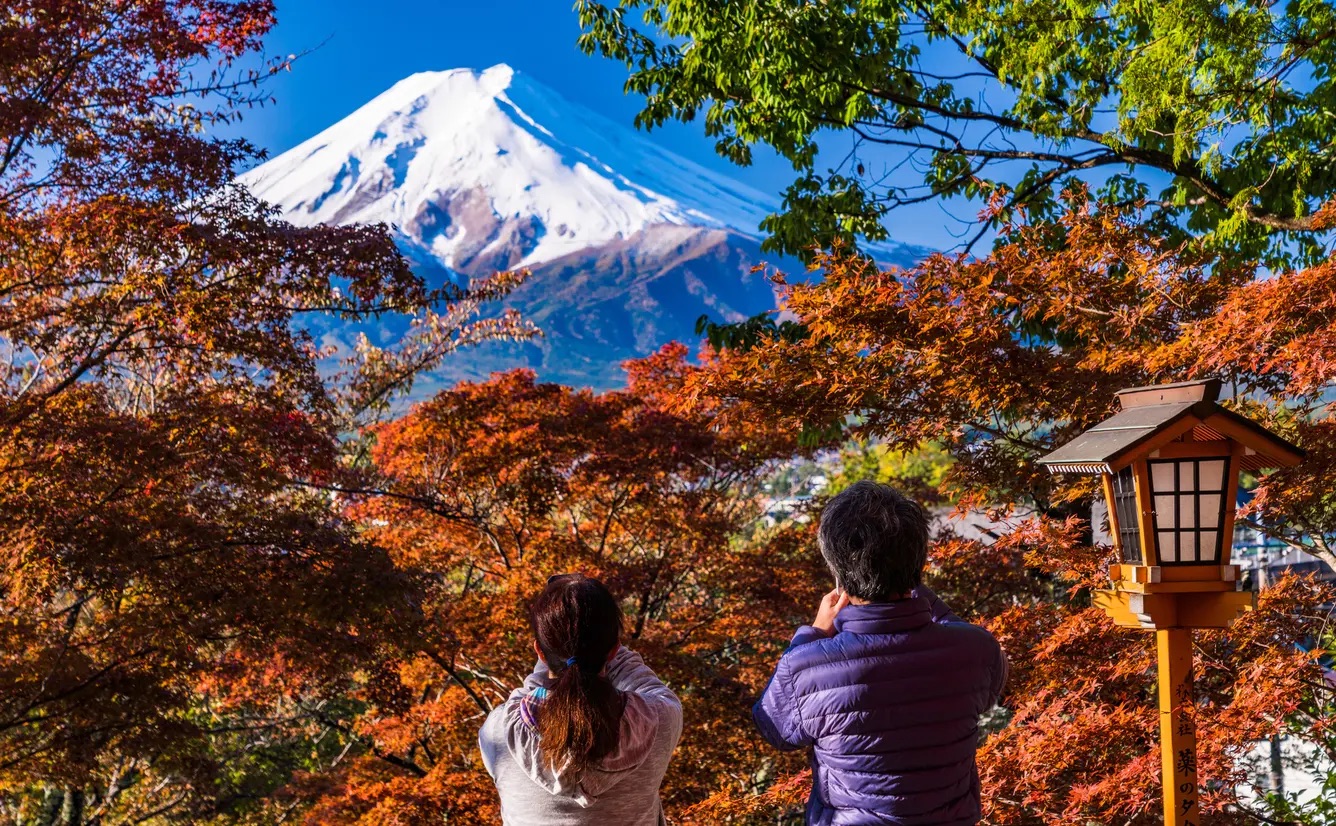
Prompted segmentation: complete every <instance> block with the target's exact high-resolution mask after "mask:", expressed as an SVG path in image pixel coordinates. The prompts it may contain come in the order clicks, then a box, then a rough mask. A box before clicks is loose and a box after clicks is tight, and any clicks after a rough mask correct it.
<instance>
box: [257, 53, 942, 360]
mask: <svg viewBox="0 0 1336 826" xmlns="http://www.w3.org/2000/svg"><path fill="white" fill-rule="evenodd" d="M241 182H242V183H243V184H245V185H246V186H248V187H249V188H250V189H251V190H252V191H253V192H255V193H256V195H258V196H259V197H261V198H263V199H265V200H267V201H270V202H272V203H274V204H276V205H277V206H279V207H280V209H281V210H282V211H283V213H284V215H285V217H286V218H287V219H288V220H290V221H292V222H294V223H297V224H301V225H309V224H314V223H322V222H331V223H353V222H359V223H386V224H389V225H391V226H392V227H394V228H395V231H396V234H397V236H398V237H399V239H400V243H401V246H402V247H403V249H404V251H405V254H407V255H408V256H409V258H410V259H412V260H413V261H414V262H415V264H416V265H417V266H418V267H419V268H420V269H421V270H422V271H423V272H424V274H425V275H426V276H427V277H428V278H429V279H433V280H436V279H444V278H450V279H457V280H462V279H467V278H470V277H477V276H481V275H486V274H489V273H491V272H494V271H496V270H498V269H511V268H517V267H528V268H530V269H531V270H532V272H533V277H532V279H531V280H530V282H529V283H528V284H526V285H525V286H524V287H522V288H521V289H520V290H519V291H518V292H516V293H515V294H514V295H513V296H512V297H511V299H510V300H509V304H510V305H511V306H514V307H517V308H518V309H520V310H521V311H522V312H524V313H525V314H527V315H528V316H529V317H530V318H531V319H532V320H533V321H535V322H537V323H538V324H539V325H540V326H541V327H542V328H543V330H544V333H545V338H544V339H542V340H541V341H538V342H535V343H529V344H523V345H501V344H496V345H488V346H486V347H483V348H480V349H479V350H475V351H470V353H469V354H467V355H464V356H461V357H459V358H456V359H454V360H453V361H452V362H451V363H450V364H449V365H448V366H447V368H446V369H447V371H448V373H447V374H446V375H443V376H440V377H438V378H439V379H440V380H441V381H448V380H452V379H455V378H462V377H472V378H476V377H481V376H484V375H486V373H488V372H489V371H491V370H497V369H506V368H510V367H515V366H522V365H527V366H531V367H534V368H536V369H537V370H538V371H539V373H540V376H541V377H542V378H544V379H547V380H553V381H561V382H564V383H568V384H575V385H586V384H588V385H593V386H595V387H608V386H614V385H616V384H619V383H620V382H621V370H620V367H619V366H618V365H619V364H620V363H621V362H622V361H623V360H625V359H627V358H632V357H635V356H641V355H645V354H647V353H649V352H652V351H653V350H655V349H657V348H658V347H659V346H661V345H662V344H664V343H666V342H667V341H670V340H673V339H677V340H688V341H691V340H694V339H695V335H694V332H693V328H694V324H695V321H696V319H697V318H698V317H699V316H700V315H701V314H703V313H709V314H710V315H711V316H712V317H714V318H716V319H726V320H741V319H742V318H745V317H747V316H749V315H752V314H755V313H757V312H760V311H762V310H766V309H770V308H772V307H773V305H774V296H773V293H772V290H771V286H770V283H769V282H768V281H767V280H766V279H765V278H763V277H761V276H759V275H757V274H754V273H752V272H751V269H752V266H753V265H754V264H756V263H759V262H761V261H764V260H766V258H765V257H763V256H762V255H761V253H760V250H759V242H760V235H759V232H758V230H757V226H758V224H759V223H760V221H761V219H762V218H763V217H764V216H765V215H767V214H769V213H770V212H773V211H774V210H775V208H776V205H775V203H774V200H773V199H772V198H769V197H767V196H765V195H763V194H761V193H759V192H756V191H754V190H751V189H749V188H747V187H745V186H743V185H741V184H738V183H736V182H734V181H731V180H729V179H727V178H725V177H723V176H721V175H718V174H716V173H714V172H711V171H709V170H707V169H705V168H703V167H701V166H698V165H696V164H693V163H691V162H690V161H687V160H685V159H684V158H681V157H678V156H676V155H673V154H672V153H670V152H666V151H664V150H663V149H660V148H659V147H657V146H655V145H654V144H653V143H651V142H650V141H649V140H648V139H647V138H646V137H645V136H643V135H642V134H640V133H638V132H636V131H635V130H633V129H631V128H628V127H626V126H622V125H620V124H617V123H614V122H612V121H609V120H607V119H606V118H603V117H602V116H600V115H598V114H596V113H594V112H591V111H589V110H587V109H584V108H582V107H580V106H578V105H576V104H573V103H571V102H569V101H567V100H565V99H563V98H562V97H561V96H560V95H558V94H557V93H556V92H554V91H552V90H550V89H547V88H546V87H543V86H541V85H540V84H537V83H535V82H533V81H532V80H530V79H529V78H527V77H525V76H523V75H520V74H518V73H516V72H515V71H513V70H512V69H511V68H510V67H508V66H504V65H500V66H493V67H492V68H490V69H487V70H484V71H473V70H468V69H457V70H453V71H446V72H425V73H421V74H416V75H413V76H411V77H408V78H406V79H404V80H402V81H400V82H399V83H397V84H395V85H394V86H393V87H391V88H390V89H389V90H388V91H386V92H385V93H383V94H381V95H380V96H379V97H377V98H375V99H374V100H372V101H371V102H370V103H368V104H366V105H365V106H363V107H362V108H360V109H358V110H357V111H356V112H354V113H353V114H351V115H349V116H348V117H346V118H344V119H343V120H342V121H340V122H339V123H337V124H335V125H334V126H331V127H330V128H328V129H326V130H325V131H323V132H321V133H320V134H318V135H316V136H315V137H313V138H311V139H310V140H308V141H306V142H304V143H302V144H300V145H298V146H296V147H294V148H293V149H291V150H289V151H288V152H285V153H284V154H282V155H280V156H279V157H277V158H274V159H273V160H271V161H269V162H267V163H265V164H263V165H261V166H259V167H257V168H256V169H253V170H251V171H250V172H247V173H246V174H245V175H243V176H242V178H241ZM878 253H879V257H882V258H883V259H885V260H887V261H889V262H894V263H905V262H907V261H909V260H912V259H914V258H916V257H918V256H919V255H921V254H922V251H921V250H918V249H915V248H910V247H905V246H897V245H891V246H887V247H885V248H883V249H880V250H878ZM770 260H771V263H773V264H775V265H778V266H781V267H787V268H789V269H790V270H791V271H793V270H794V269H796V267H797V265H796V264H795V263H794V262H791V261H778V260H775V259H773V257H772V258H771V259H770ZM373 332H374V331H373ZM321 333H322V335H323V336H324V338H325V340H326V341H327V342H330V343H336V344H337V343H340V342H344V341H348V340H351V337H352V335H354V331H353V330H351V329H345V330H340V329H337V328H334V327H331V328H328V329H324V330H322V331H321ZM372 338H373V340H374V339H375V338H376V336H375V335H372Z"/></svg>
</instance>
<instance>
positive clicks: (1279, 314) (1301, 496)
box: [678, 188, 1336, 824]
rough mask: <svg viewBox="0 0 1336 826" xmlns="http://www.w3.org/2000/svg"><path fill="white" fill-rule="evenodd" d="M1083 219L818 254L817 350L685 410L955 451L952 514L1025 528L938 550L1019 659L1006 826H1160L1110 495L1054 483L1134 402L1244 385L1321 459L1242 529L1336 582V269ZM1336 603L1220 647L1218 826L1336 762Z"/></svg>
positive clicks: (956, 589)
mask: <svg viewBox="0 0 1336 826" xmlns="http://www.w3.org/2000/svg"><path fill="white" fill-rule="evenodd" d="M1064 202H1065V208H1064V212H1063V214H1062V215H1061V217H1060V218H1059V219H1058V221H1057V222H1049V221H1044V220H1040V221H1004V222H1003V223H1002V225H1001V226H1002V234H1001V236H1000V238H999V241H998V243H997V245H996V246H995V248H994V249H993V251H992V252H991V253H990V254H989V255H987V256H984V257H981V258H971V257H966V256H963V255H944V254H939V255H934V256H931V257H929V258H928V259H926V260H925V261H923V262H922V263H921V264H919V265H917V266H915V267H912V268H908V269H891V270H881V269H879V268H877V267H876V266H875V265H873V264H871V263H870V262H868V261H866V260H865V259H862V258H856V257H849V256H842V255H837V254H829V255H823V256H819V257H818V259H817V261H816V265H817V266H819V267H820V268H821V275H822V277H821V278H820V279H805V280H796V281H795V282H794V283H792V284H791V285H789V286H788V287H787V288H786V291H785V294H784V297H783V301H782V305H781V306H782V309H783V310H785V311H787V312H788V313H790V314H791V317H792V318H793V319H794V320H795V323H796V324H797V325H799V327H800V329H801V333H800V334H797V335H794V334H786V333H785V332H783V331H781V330H779V329H778V328H775V329H774V330H773V332H771V333H769V334H764V335H761V336H759V337H757V338H755V339H754V340H752V341H750V342H746V343H744V344H742V345H736V344H735V346H733V347H730V348H727V349H725V350H724V351H723V352H722V353H719V354H717V355H715V356H714V357H712V359H711V360H710V362H709V363H708V364H707V365H706V366H705V367H704V368H703V369H702V370H701V371H699V372H698V373H696V374H693V375H692V377H691V378H690V380H689V381H688V383H687V392H686V393H685V394H684V395H683V396H682V397H681V399H680V400H679V402H678V404H680V405H684V406H686V407H690V406H691V405H693V404H695V403H698V402H699V403H704V404H708V405H710V406H711V407H713V408H715V409H717V410H719V411H720V416H721V418H722V420H723V421H725V422H731V415H732V414H731V411H732V410H733V409H739V410H741V409H744V408H745V409H746V411H747V412H746V415H747V416H748V417H751V418H755V417H758V416H759V417H760V418H763V419H765V420H767V421H773V422H778V423H779V424H780V426H781V427H783V428H786V429H789V430H793V431H797V430H807V431H808V432H812V433H815V434H818V435H820V434H828V433H831V432H834V433H841V432H843V433H848V434H850V435H853V436H855V437H857V438H860V439H874V440H877V441H878V443H879V444H881V445H884V446H885V448H886V449H890V450H895V451H900V452H901V454H902V455H905V454H907V453H909V452H912V451H916V450H921V449H922V448H923V447H924V446H925V445H933V446H944V447H945V449H946V451H947V453H948V454H949V455H950V456H951V457H952V461H951V462H950V463H949V464H947V465H946V466H945V467H944V468H942V476H941V477H940V478H941V481H940V483H939V489H940V491H941V493H942V494H943V496H945V497H947V498H950V499H952V500H954V501H956V502H959V503H962V504H964V505H966V506H974V507H988V508H993V509H996V510H998V511H999V513H1001V514H1002V515H1003V516H1004V517H1006V518H1004V519H1003V521H1002V523H1001V524H1003V525H1006V524H1008V522H1009V523H1010V524H1011V525H1012V526H1013V529H1014V530H1013V532H1011V533H1007V532H1006V531H1005V530H1004V531H1003V532H1002V538H1001V539H1000V540H999V541H998V542H997V543H996V546H990V547H989V548H987V549H984V548H969V549H967V554H968V556H966V557H965V558H962V557H961V546H960V545H959V544H958V543H955V542H952V541H946V542H939V543H938V545H937V546H936V548H935V550H934V556H933V560H934V563H933V564H934V570H933V571H931V572H930V574H929V577H930V579H932V581H934V582H936V581H937V578H940V579H941V582H942V588H941V590H942V593H943V594H944V595H945V596H946V598H947V599H948V600H950V601H953V602H959V603H960V604H961V605H962V606H964V607H962V611H963V613H964V615H965V616H968V617H969V618H970V619H972V620H974V621H977V622H982V623H984V624H985V625H987V626H988V627H989V628H990V629H991V630H992V631H993V632H994V633H995V634H996V635H997V636H998V638H999V639H1000V640H1001V641H1002V643H1003V645H1004V647H1005V648H1006V650H1007V652H1008V655H1009V657H1010V658H1011V661H1012V677H1011V682H1010V688H1009V690H1008V694H1007V697H1006V698H1005V699H1004V705H1005V707H1006V711H1007V715H1006V716H1007V718H1008V719H1007V721H1006V723H1005V725H1001V726H999V727H997V728H996V730H994V731H992V732H991V733H990V734H989V736H988V738H987V740H986V741H985V743H984V745H983V748H982V750H981V752H980V766H981V772H982V775H983V778H984V788H985V794H984V799H985V808H986V811H987V816H986V817H987V820H988V822H990V823H998V824H1003V823H1006V824H1013V823H1014V824H1025V823H1052V824H1059V823H1070V822H1078V821H1079V822H1098V823H1113V822H1117V823H1147V824H1149V823H1155V822H1159V817H1160V814H1159V809H1158V806H1159V798H1158V794H1159V790H1158V783H1159V754H1158V741H1157V734H1156V732H1157V729H1156V726H1157V725H1158V721H1157V718H1156V715H1155V711H1154V709H1155V706H1154V697H1155V694H1154V683H1153V677H1154V657H1153V650H1152V647H1151V645H1150V637H1149V636H1148V635H1146V634H1139V633H1136V632H1131V631H1125V630H1120V629H1117V628H1115V627H1114V626H1113V625H1112V623H1111V622H1110V621H1109V620H1108V618H1107V617H1105V616H1104V614H1103V613H1102V612H1101V611H1099V610H1098V609H1095V608H1092V607H1090V592H1091V591H1092V590H1093V589H1096V588H1099V587H1105V586H1106V584H1107V579H1106V576H1105V573H1104V565H1105V564H1106V563H1107V562H1108V561H1109V559H1108V548H1107V547H1099V546H1092V544H1091V535H1090V533H1089V530H1090V525H1089V522H1088V520H1089V519H1090V516H1091V511H1090V505H1091V503H1092V501H1093V500H1094V498H1095V497H1094V491H1093V490H1092V489H1091V488H1090V487H1089V485H1088V483H1077V482H1073V481H1070V480H1062V479H1055V478H1052V477H1049V476H1048V475H1047V474H1045V473H1043V472H1042V471H1041V469H1039V468H1037V466H1036V464H1035V460H1036V459H1038V458H1039V457H1041V456H1042V455H1043V454H1045V453H1047V452H1048V451H1050V450H1052V449H1053V448H1054V447H1056V446H1058V445H1060V444H1062V443H1064V442H1065V441H1067V440H1069V439H1071V438H1072V437H1073V436H1074V435H1075V434H1076V433H1079V432H1081V431H1082V430H1084V429H1085V428H1087V427H1089V426H1090V425H1092V424H1094V423H1095V422H1097V421H1099V420H1101V419H1103V418H1105V417H1106V416H1107V415H1108V414H1109V413H1110V412H1111V405H1112V403H1113V391H1114V390H1116V389H1118V388H1120V387H1128V386H1135V385H1143V384H1152V383H1156V382H1162V381H1169V380H1174V379H1181V378H1188V377H1194V376H1203V375H1224V376H1226V378H1227V387H1228V389H1229V391H1230V392H1231V395H1232V397H1233V398H1232V401H1231V403H1232V404H1234V405H1236V406H1238V407H1239V408H1240V409H1242V410H1244V411H1246V412H1247V413H1248V414H1249V415H1251V416H1254V417H1257V418H1259V419H1261V420H1263V421H1265V422H1267V424H1268V426H1271V427H1273V428H1276V429H1279V430H1281V431H1283V432H1286V433H1288V434H1289V435H1290V436H1291V438H1294V439H1295V440H1297V441H1300V442H1301V443H1302V444H1304V445H1305V446H1306V447H1307V448H1308V449H1309V450H1310V451H1311V454H1310V460H1309V461H1306V462H1305V463H1303V464H1302V465H1300V466H1299V467H1298V468H1294V469H1290V470H1286V471H1284V472H1278V473H1276V474H1274V475H1272V476H1268V477H1266V478H1264V479H1263V481H1262V483H1261V486H1260V487H1259V489H1258V491H1257V493H1256V496H1255V498H1254V500H1253V502H1252V504H1251V506H1250V507H1249V509H1248V510H1247V511H1246V513H1245V515H1246V516H1247V517H1248V518H1250V519H1252V520H1253V521H1254V523H1255V525H1256V526H1257V527H1258V528H1259V529H1261V530H1263V531H1264V532H1267V533H1269V534H1271V535H1272V536H1274V537H1276V538H1278V539H1280V540H1281V541H1284V542H1288V543H1292V544H1294V545H1296V546H1300V547H1303V548H1305V549H1306V550H1308V551H1309V552H1311V553H1314V554H1315V555H1318V556H1319V557H1320V558H1324V559H1327V560H1328V561H1329V562H1336V558H1333V557H1332V556H1331V553H1330V547H1329V545H1327V544H1326V543H1327V541H1328V540H1327V539H1325V537H1329V536H1330V535H1332V533H1333V531H1336V524H1333V522H1332V510H1331V505H1330V503H1331V499H1330V493H1329V491H1330V489H1331V488H1330V484H1329V477H1330V474H1331V472H1332V463H1331V461H1330V458H1329V457H1330V455H1331V450H1332V447H1331V444H1330V438H1331V433H1332V429H1331V428H1332V424H1331V421H1332V420H1331V415H1332V414H1331V411H1330V409H1329V406H1328V404H1327V402H1326V399H1327V398H1328V394H1329V392H1330V387H1331V383H1332V381H1333V379H1336V373H1334V372H1333V370H1332V364H1333V362H1332V361H1331V360H1330V359H1329V358H1328V356H1327V352H1328V351H1329V349H1330V336H1331V330H1332V329H1333V328H1332V321H1333V316H1332V315H1331V312H1330V300H1329V299H1330V295H1331V294H1333V290H1332V287H1333V286H1336V285H1334V284H1333V283H1332V281H1331V271H1330V268H1329V266H1327V265H1322V266H1318V267H1314V268H1312V269H1307V270H1300V271H1297V272H1292V273H1283V274H1280V275H1277V276H1275V277H1273V278H1271V279H1269V280H1264V281H1254V280H1253V273H1252V271H1251V270H1249V269H1244V268H1236V267H1233V266H1231V265H1230V264H1229V263H1228V262H1226V261H1222V260H1220V259H1219V258H1217V257H1214V256H1209V255H1205V254H1202V253H1200V252H1194V251H1193V250H1192V249H1191V248H1189V247H1184V246H1183V245H1181V244H1178V243H1171V242H1167V241H1164V240H1162V239H1159V238H1157V237H1155V236H1154V235H1151V234H1148V233H1147V232H1146V231H1145V229H1144V223H1143V222H1142V221H1141V220H1139V216H1137V215H1136V214H1128V213H1125V212H1122V211H1119V210H1116V209H1112V208H1110V207H1108V205H1102V206H1101V207H1099V208H1097V207H1096V205H1094V204H1092V203H1091V202H1090V200H1089V196H1088V195H1087V193H1086V192H1085V190H1084V189H1081V188H1074V189H1071V190H1069V191H1068V192H1067V193H1066V194H1065V195H1064ZM733 424H736V422H733ZM1008 512H1010V516H1009V517H1008V516H1006V514H1007V513H1008ZM1027 513H1034V515H1033V516H1029V517H1025V514H1027ZM1023 517H1024V518H1023ZM1007 547H1012V548H1020V554H1019V556H1017V557H1015V562H1013V563H1012V564H1006V563H1004V562H1000V561H999V560H998V559H997V558H996V557H995V555H996V554H998V553H1000V552H1002V551H1003V550H1004V549H1006V548H1007ZM1016 566H1019V571H1018V570H1017V567H1016ZM961 571H967V572H969V573H968V575H966V576H964V577H962V576H961V573H960V572H961ZM1334 597H1336V594H1334V593H1333V591H1332V589H1331V588H1330V587H1328V586H1324V585H1322V584H1320V583H1317V582H1315V581H1312V580H1307V579H1301V578H1294V577H1291V578H1286V579H1283V580H1282V581H1280V582H1278V583H1274V584H1272V586H1271V587H1269V588H1267V589H1265V590H1264V591H1263V592H1262V594H1261V597H1260V603H1259V608H1258V610H1257V611H1256V612H1254V613H1251V614H1248V615H1247V616H1245V617H1244V618H1243V619H1242V620H1240V621H1239V623H1238V624H1237V625H1235V626H1234V627H1233V628H1232V629H1230V630H1229V631H1227V632H1213V633H1209V634H1208V633H1203V634H1201V635H1199V638H1198V646H1197V669H1198V684H1199V690H1200V703H1199V705H1198V708H1197V709H1196V714H1197V717H1198V724H1199V727H1200V729H1199V730H1200V736H1201V743H1202V747H1201V761H1202V772H1203V774H1202V776H1203V777H1204V778H1207V779H1208V780H1209V781H1210V786H1209V790H1208V792H1207V794H1206V796H1205V798H1204V806H1205V807H1206V810H1207V811H1209V812H1210V814H1211V816H1212V818H1213V820H1212V822H1217V823H1220V822H1238V823H1252V822H1256V821H1257V819H1258V818H1259V817H1262V816H1264V815H1265V812H1264V811H1263V810H1262V809H1260V808H1259V804H1257V803H1256V801H1255V800H1252V801H1250V800H1249V799H1247V798H1240V797H1239V796H1238V794H1237V791H1236V789H1237V788H1238V787H1246V786H1248V785H1251V777H1250V775H1249V767H1248V764H1247V753H1248V751H1249V749H1250V746H1251V744H1253V743H1255V742H1257V741H1259V740H1263V739H1265V738H1266V737H1268V736H1271V735H1274V734H1277V733H1287V734H1288V735H1289V736H1291V737H1294V738H1297V739H1298V740H1300V741H1303V742H1306V743H1309V744H1311V746H1313V747H1316V748H1318V749H1319V750H1321V751H1323V752H1325V753H1327V754H1332V753H1333V751H1334V750H1336V749H1334V748H1333V747H1334V746H1336V744H1334V743H1333V741H1332V738H1331V737H1330V734H1329V731H1330V725H1331V722H1332V716H1331V715H1332V710H1333V706H1332V702H1333V695H1332V687H1331V686H1330V685H1329V684H1327V683H1325V682H1324V681H1323V679H1322V677H1321V674H1320V669H1319V668H1318V666H1317V664H1316V662H1315V660H1314V656H1313V655H1312V654H1310V653H1308V652H1307V651H1306V650H1304V648H1301V647H1300V645H1301V644H1305V643H1306V644H1307V645H1308V646H1311V644H1312V642H1313V641H1315V640H1320V639H1322V638H1323V634H1324V633H1326V630H1325V629H1326V623H1327V620H1328V617H1327V611H1328V610H1329V606H1330V605H1331V603H1332V601H1333V598H1334ZM1324 606H1325V607H1324ZM776 788H777V789H780V790H781V791H782V793H767V794H762V795H760V796H759V798H754V799H752V800H750V801H748V800H746V799H741V800H730V801H727V803H728V804H729V805H732V806H736V807H740V808H741V810H745V811H750V810H753V809H755V810H757V811H774V810H775V809H774V806H776V805H781V806H782V804H783V803H784V802H785V800H784V795H785V794H791V793H792V792H793V790H794V789H795V788H797V789H802V788H803V784H802V783H801V782H796V783H793V782H790V783H787V784H786V781H783V780H781V781H779V782H778V783H777V785H776ZM790 802H791V801H790ZM767 807H769V808H767ZM724 811H728V809H727V808H725V809H724Z"/></svg>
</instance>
